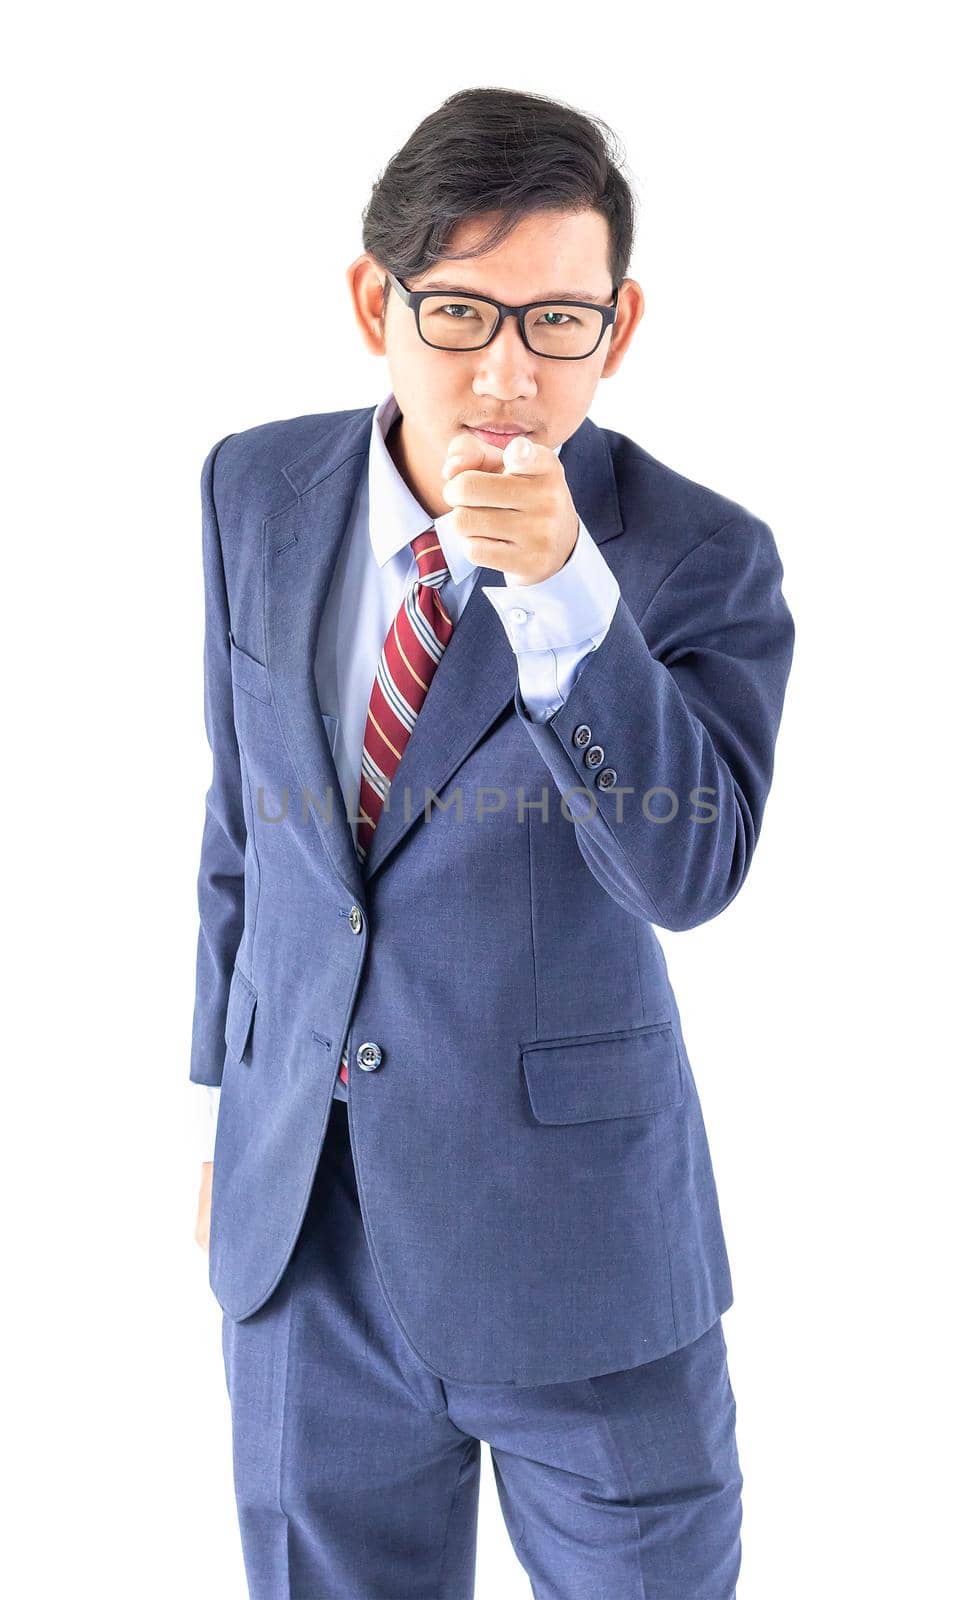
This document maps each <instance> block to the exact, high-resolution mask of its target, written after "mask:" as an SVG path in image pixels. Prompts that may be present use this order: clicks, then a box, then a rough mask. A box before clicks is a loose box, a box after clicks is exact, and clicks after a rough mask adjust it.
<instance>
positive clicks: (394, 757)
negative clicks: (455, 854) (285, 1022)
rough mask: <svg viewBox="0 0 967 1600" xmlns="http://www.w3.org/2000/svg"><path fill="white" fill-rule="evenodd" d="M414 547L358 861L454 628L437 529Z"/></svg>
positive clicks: (373, 719) (378, 694)
mask: <svg viewBox="0 0 967 1600" xmlns="http://www.w3.org/2000/svg"><path fill="white" fill-rule="evenodd" d="M410 549H411V550H412V551H413V554H414V555H415V556H416V562H417V567H418V570H419V577H418V578H417V579H416V581H415V583H414V584H413V586H412V588H411V589H410V590H408V592H407V593H406V594H405V595H404V596H403V600H402V602H401V604H400V608H399V611H398V612H397V613H396V616H395V618H394V620H393V624H392V627H391V628H390V630H389V633H388V634H387V635H386V642H385V644H384V645H383V649H382V653H381V654H380V658H379V666H378V667H377V669H376V677H375V680H374V682H373V692H372V694H371V695H370V699H369V711H368V713H367V717H366V731H365V733H364V735H363V762H362V772H361V775H360V780H359V822H358V823H357V827H356V854H357V855H358V857H359V859H360V861H362V860H363V859H364V857H365V855H366V852H367V850H368V849H369V846H370V844H371V843H372V839H373V834H374V833H375V832H376V824H377V822H378V821H379V815H380V812H381V811H382V809H383V806H384V805H385V803H386V796H387V795H388V794H389V786H390V784H391V783H392V781H393V777H394V774H395V772H396V769H397V767H398V766H399V764H400V762H401V760H402V759H403V751H404V750H405V749H406V741H407V740H408V739H409V737H410V734H411V733H412V732H413V726H414V724H415V722H416V719H417V716H418V714H419V711H420V707H421V706H422V704H423V702H424V700H425V699H426V696H427V691H428V689H429V687H430V681H431V679H432V677H433V674H434V672H435V671H436V669H437V666H438V665H439V662H440V658H441V656H442V655H443V652H444V650H445V649H446V647H447V645H448V643H449V642H450V635H451V634H452V633H453V622H452V621H451V619H450V617H449V616H448V615H447V612H446V607H445V606H444V604H443V601H442V600H441V599H440V596H439V595H438V594H437V592H436V591H437V590H438V589H439V588H441V587H442V585H443V584H444V583H445V582H446V580H447V578H448V577H449V576H450V569H449V568H448V566H447V564H446V560H445V558H444V555H443V551H442V549H441V548H440V542H439V540H438V538H437V532H436V528H427V530H426V532H425V533H418V534H417V536H416V538H415V539H411V540H410ZM348 1066H349V1058H348V1049H347V1050H344V1051H343V1054H342V1061H341V1062H340V1063H339V1076H340V1078H341V1079H342V1081H343V1083H348V1081H349V1072H348Z"/></svg>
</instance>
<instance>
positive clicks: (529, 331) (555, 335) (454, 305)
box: [386, 271, 618, 361]
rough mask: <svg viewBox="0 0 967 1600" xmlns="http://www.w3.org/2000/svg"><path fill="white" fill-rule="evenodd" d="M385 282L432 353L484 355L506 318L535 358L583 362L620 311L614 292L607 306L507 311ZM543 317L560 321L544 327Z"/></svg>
mask: <svg viewBox="0 0 967 1600" xmlns="http://www.w3.org/2000/svg"><path fill="white" fill-rule="evenodd" d="M386 276H387V279H388V281H389V282H390V283H391V284H392V285H393V288H394V289H395V290H396V293H397V294H398V295H399V297H400V299H401V300H402V302H403V304H404V305H406V306H409V308H410V310H411V311H412V313H413V315H414V317H415V318H416V327H417V331H418V333H419V335H420V338H421V339H422V340H423V343H424V344H428V345H432V347H433V349H434V350H482V349H483V348H484V346H485V345H488V344H489V343H490V341H491V340H492V339H495V338H496V337H497V334H498V333H499V331H500V328H501V325H502V323H503V320H504V318H505V317H516V319H517V323H518V326H519V328H520V333H521V338H522V339H523V341H524V343H525V345H526V346H527V348H528V350H530V351H531V352H532V353H533V354H534V355H535V356H550V357H551V358H552V360H555V361H583V360H584V359H585V357H586V356H590V355H593V354H594V352H595V350H596V349H597V348H598V345H599V344H600V343H601V340H602V339H603V337H604V333H605V329H606V328H609V327H610V326H611V324H612V323H613V322H614V319H615V315H616V312H617V306H618V290H617V289H615V291H614V294H613V295H612V297H611V303H610V305H606V306H601V305H596V304H595V303H594V301H593V300H531V301H530V302H529V303H528V304H527V305H524V306H505V305H504V304H503V302H502V301H500V300H491V299H490V297H489V296H488V295H485V294H474V295H468V294H464V293H463V291H462V290H456V291H454V292H453V293H451V294H447V293H446V292H445V291H441V290H439V289H408V288H407V287H406V285H405V283H403V282H401V280H400V279H399V278H397V277H395V276H394V275H393V273H392V272H389V271H387V274H386ZM545 317H554V318H556V319H558V320H556V321H553V322H545V321H544V320H543V319H544V318H545Z"/></svg>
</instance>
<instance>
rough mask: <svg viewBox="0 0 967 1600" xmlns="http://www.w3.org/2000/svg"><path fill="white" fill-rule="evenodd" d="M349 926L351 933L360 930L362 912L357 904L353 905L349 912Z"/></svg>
mask: <svg viewBox="0 0 967 1600" xmlns="http://www.w3.org/2000/svg"><path fill="white" fill-rule="evenodd" d="M349 926H350V927H351V928H352V930H353V933H360V932H361V931H362V926H363V914H362V912H361V911H360V909H359V907H358V906H353V908H352V910H351V911H350V913H349Z"/></svg>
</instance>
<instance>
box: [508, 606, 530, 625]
mask: <svg viewBox="0 0 967 1600" xmlns="http://www.w3.org/2000/svg"><path fill="white" fill-rule="evenodd" d="M529 616H530V612H529V611H525V610H524V608H523V606H511V610H510V620H511V622H526V621H527V618H528V617H529Z"/></svg>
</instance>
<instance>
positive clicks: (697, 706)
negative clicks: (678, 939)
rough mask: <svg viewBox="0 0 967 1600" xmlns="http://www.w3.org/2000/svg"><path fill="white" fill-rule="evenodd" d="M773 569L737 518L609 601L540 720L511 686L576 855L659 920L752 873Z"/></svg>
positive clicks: (779, 679) (772, 640) (769, 694)
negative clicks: (604, 626) (601, 633)
mask: <svg viewBox="0 0 967 1600" xmlns="http://www.w3.org/2000/svg"><path fill="white" fill-rule="evenodd" d="M782 578H783V568H782V563H781V561H780V559H779V555H778V552H777V549H776V544H775V540H774V538H773V535H772V531H771V529H770V528H769V527H768V526H767V525H766V523H764V522H762V521H760V520H759V519H758V518H756V517H753V516H751V515H748V514H745V515H740V516H738V517H734V518H732V519H730V520H729V521H728V522H727V523H725V524H724V525H723V526H722V527H720V528H718V529H717V530H716V531H715V532H714V533H711V534H709V535H708V536H707V537H706V538H705V539H704V540H702V541H701V542H700V543H699V544H698V545H697V546H695V547H694V548H693V549H692V550H690V551H689V552H688V553H687V554H686V555H685V556H683V557H682V559H681V560H680V561H679V562H678V564H677V565H676V566H675V567H674V568H673V569H672V571H671V572H670V573H669V574H668V576H667V577H666V578H665V580H664V581H663V582H662V584H661V585H660V587H659V588H658V590H657V592H656V593H655V595H654V596H653V598H652V600H651V601H650V603H649V605H648V607H647V609H646V611H645V613H644V616H643V617H642V618H641V620H640V621H636V619H635V617H634V615H633V613H632V611H631V610H630V609H629V606H628V604H627V602H626V601H625V599H624V597H623V596H622V598H621V599H619V601H618V605H617V609H616V610H615V614H614V617H613V619H612V622H611V626H610V628H609V629H608V632H607V634H606V635H605V637H604V639H603V640H602V642H601V644H600V645H599V646H598V648H597V649H596V650H595V651H593V652H592V653H591V656H590V659H589V660H588V661H587V662H586V663H585V664H584V666H583V668H582V671H581V674H580V677H579V678H578V679H577V682H576V683H575V684H574V686H573V688H572V689H571V692H570V694H569V695H568V697H567V699H566V700H565V702H564V704H563V705H562V706H561V707H560V709H559V710H557V711H556V712H555V713H554V715H553V716H552V717H551V718H550V719H549V720H548V721H547V722H536V721H533V720H531V719H530V718H529V717H528V715H527V709H526V706H525V704H524V702H523V700H522V698H521V695H520V689H519V687H518V690H517V692H516V694H515V706H516V709H517V713H518V716H519V717H520V720H521V721H522V723H523V725H524V726H525V727H526V728H527V731H528V733H529V735H530V737H531V738H532V740H533V741H534V744H535V745H536V747H537V749H538V750H539V751H540V753H541V755H542V756H543V758H544V761H545V763H546V765H547V767H548V769H549V770H550V773H551V775H552V776H553V778H554V782H555V784H556V786H557V789H558V790H559V791H560V796H559V797H555V796H554V793H553V790H552V791H551V800H552V802H556V803H559V804H561V805H562V807H563V808H564V812H565V815H568V814H570V816H571V817H572V819H573V821H574V827H575V834H576V839H577V843H578V846H579V848H580V850H581V853H582V855H583V857H584V859H585V862H586V863H587V866H588V867H589V869H590V870H591V872H593V873H594V876H595V877H596V878H597V879H598V882H599V883H600V884H601V885H602V887H603V888H604V889H606V890H607V892H608V893H609V894H610V895H611V896H612V898H613V899H614V900H616V901H617V902H618V904H619V905H621V906H622V907H623V908H624V909H625V910H627V911H629V912H631V914H632V915H634V916H638V917H641V918H643V919H644V920H646V921H648V922H651V923H654V924H655V925H656V926H658V927H662V928H668V929H672V930H674V931H676V932H677V931H681V930H683V929H686V928H693V927H697V926H698V925H699V924H700V923H702V922H707V921H709V920H710V919H711V918H712V917H715V916H718V914H719V912H721V911H724V909H725V907H726V906H727V905H728V904H729V902H730V901H731V900H733V899H734V898H735V896H736V895H737V894H738V892H739V889H740V888H741V887H742V884H743V882H744V881H745V878H746V875H747V873H748V871H749V866H750V864H751V861H752V853H753V851H754V849H755V846H756V842H757V840H758V837H759V833H760V830H761V827H762V818H763V812H764V809H765V803H766V796H767V795H768V792H769V788H770V785H771V782H772V772H773V762H774V752H775V743H776V736H777V734H778V730H779V723H780V719H781V716H782V706H783V700H784V697H785V690H786V683H787V680H788V677H789V671H790V667H791V665H792V654H793V644H794V637H795V629H794V624H793V619H792V616H791V614H790V611H789V608H788V606H787V604H786V601H785V599H784V597H783V594H782V590H781V584H782ZM579 729H583V730H590V735H588V733H587V732H581V733H579V732H578V730H579ZM595 746H600V747H601V750H603V755H602V754H600V752H599V751H595V750H594V747H595ZM589 752H593V758H592V763H591V764H589V763H587V762H586V760H585V756H586V755H587V754H588V753H589ZM595 762H596V764H593V763H595ZM606 769H611V772H610V773H609V774H608V776H609V777H610V778H611V786H610V787H603V788H602V787H599V785H598V778H599V777H600V776H601V774H603V773H605V772H606ZM582 791H583V792H582ZM565 795H566V796H567V800H566V802H565V801H564V799H563V797H564V796H565Z"/></svg>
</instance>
